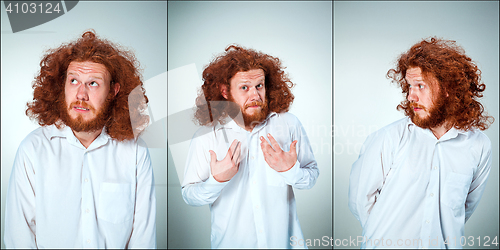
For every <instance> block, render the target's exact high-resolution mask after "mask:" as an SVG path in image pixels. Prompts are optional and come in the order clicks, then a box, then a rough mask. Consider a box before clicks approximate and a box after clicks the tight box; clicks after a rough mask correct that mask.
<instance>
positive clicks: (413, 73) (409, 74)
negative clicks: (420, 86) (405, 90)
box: [405, 67, 422, 79]
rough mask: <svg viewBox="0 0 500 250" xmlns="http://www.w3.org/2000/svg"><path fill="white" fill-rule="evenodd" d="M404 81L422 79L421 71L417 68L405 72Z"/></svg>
mask: <svg viewBox="0 0 500 250" xmlns="http://www.w3.org/2000/svg"><path fill="white" fill-rule="evenodd" d="M405 78H406V79H414V78H422V69H420V68H419V67H413V68H409V69H408V70H406V75H405Z"/></svg>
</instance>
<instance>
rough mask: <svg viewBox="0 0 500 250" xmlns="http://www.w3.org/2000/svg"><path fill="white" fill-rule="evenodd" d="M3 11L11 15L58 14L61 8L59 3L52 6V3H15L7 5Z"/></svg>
mask: <svg viewBox="0 0 500 250" xmlns="http://www.w3.org/2000/svg"><path fill="white" fill-rule="evenodd" d="M5 11H6V12H7V13H9V14H10V13H12V12H14V14H20V13H23V14H29V13H31V14H35V13H40V14H42V13H47V14H50V13H53V12H57V13H59V12H60V11H61V8H60V7H59V3H56V4H54V5H52V3H16V4H12V3H9V4H8V5H7V8H5Z"/></svg>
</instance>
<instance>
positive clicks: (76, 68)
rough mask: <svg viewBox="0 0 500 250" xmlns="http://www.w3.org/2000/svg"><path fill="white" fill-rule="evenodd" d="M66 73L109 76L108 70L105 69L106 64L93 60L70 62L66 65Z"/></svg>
mask: <svg viewBox="0 0 500 250" xmlns="http://www.w3.org/2000/svg"><path fill="white" fill-rule="evenodd" d="M67 74H77V75H80V74H92V75H97V76H99V75H101V76H102V77H109V72H108V70H107V69H106V66H104V65H102V64H100V63H95V62H88V61H86V62H75V61H73V62H71V63H70V64H69V65H68V70H67Z"/></svg>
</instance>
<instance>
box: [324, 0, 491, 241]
mask: <svg viewBox="0 0 500 250" xmlns="http://www.w3.org/2000/svg"><path fill="white" fill-rule="evenodd" d="M498 26H499V6H498V2H448V1H446V2H335V3H334V27H333V29H334V74H335V75H334V111H335V113H334V125H335V139H334V149H335V155H334V222H335V226H334V236H335V238H336V239H349V237H356V236H358V235H361V232H362V229H361V226H360V224H359V222H358V221H357V220H356V219H355V217H354V216H353V215H352V214H351V212H350V211H349V208H348V206H347V202H348V199H347V194H348V185H349V183H348V182H349V173H350V169H351V165H352V164H353V163H354V161H355V160H356V159H357V157H358V154H359V149H360V147H361V145H362V143H363V142H364V140H365V139H366V137H367V136H368V134H369V133H370V132H374V131H376V130H377V129H379V128H382V127H383V126H385V125H388V124H390V123H392V122H394V121H396V120H398V119H400V118H402V117H404V116H403V114H402V113H401V112H399V111H397V110H396V106H397V104H398V103H399V102H400V101H401V100H402V99H403V96H402V94H401V91H400V89H398V88H397V87H396V85H395V84H391V83H390V81H389V80H388V79H386V78H385V74H386V72H387V70H388V69H390V68H391V67H393V65H394V61H395V59H396V57H397V56H398V55H399V54H400V53H402V52H404V51H406V50H408V49H409V48H410V47H411V46H412V45H413V44H415V43H417V42H418V41H419V40H421V39H422V38H424V37H429V36H438V37H442V38H445V39H452V40H455V41H457V43H458V44H459V45H461V46H463V48H464V49H465V51H466V53H467V54H468V55H469V56H470V57H471V58H472V59H473V60H474V61H475V62H477V64H478V66H479V68H480V69H481V70H482V72H483V74H482V80H483V81H484V83H485V84H486V91H485V92H484V97H483V98H482V103H483V105H484V107H485V109H486V111H487V112H488V113H489V114H490V115H492V116H493V117H494V118H495V119H496V121H495V123H494V124H493V125H492V126H491V127H490V128H489V129H488V130H486V131H485V134H486V135H488V137H489V138H490V140H491V142H492V165H491V173H490V177H489V180H488V183H487V186H486V190H485V192H484V195H483V197H482V200H481V202H480V204H479V206H478V207H477V209H476V211H475V212H474V214H473V215H472V217H471V218H470V220H469V221H468V222H467V224H466V225H465V235H466V236H467V237H468V236H474V237H475V238H476V240H475V242H476V244H477V237H478V236H480V237H481V242H482V243H483V242H484V236H490V237H491V239H493V238H494V237H495V236H498V225H499V224H498V220H499V218H498V214H499V212H498V190H499V188H498V177H499V173H498V166H499V164H498V152H499V147H498V146H499V143H498V142H499V140H498V139H499V135H498V129H499V127H498V124H499V123H500V117H499V113H498V107H499V102H498V93H499V90H498V83H499V77H498V69H499V65H498V63H499V33H498V30H499V27H498ZM497 240H498V239H497ZM477 246H478V245H475V247H477ZM467 247H469V246H467ZM491 247H493V246H490V248H491ZM353 248H357V247H353Z"/></svg>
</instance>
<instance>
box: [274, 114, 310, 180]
mask: <svg viewBox="0 0 500 250" xmlns="http://www.w3.org/2000/svg"><path fill="white" fill-rule="evenodd" d="M293 118H294V119H293V121H292V122H293V123H292V122H290V124H292V126H291V127H292V128H293V129H292V131H293V132H292V135H291V136H292V141H294V140H297V148H296V150H297V162H296V163H295V165H294V166H293V167H292V168H291V169H289V170H287V171H285V172H280V174H281V176H283V177H284V178H285V182H286V183H287V184H288V185H291V186H292V187H294V188H297V189H310V188H312V187H313V186H314V184H316V180H317V179H318V176H319V169H318V164H317V162H316V159H315V158H314V153H313V151H312V149H311V143H310V142H309V138H308V137H307V134H306V131H305V130H304V128H303V127H302V124H301V123H300V121H299V120H298V119H297V118H296V117H295V116H293Z"/></svg>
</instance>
